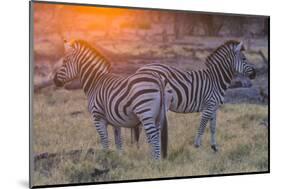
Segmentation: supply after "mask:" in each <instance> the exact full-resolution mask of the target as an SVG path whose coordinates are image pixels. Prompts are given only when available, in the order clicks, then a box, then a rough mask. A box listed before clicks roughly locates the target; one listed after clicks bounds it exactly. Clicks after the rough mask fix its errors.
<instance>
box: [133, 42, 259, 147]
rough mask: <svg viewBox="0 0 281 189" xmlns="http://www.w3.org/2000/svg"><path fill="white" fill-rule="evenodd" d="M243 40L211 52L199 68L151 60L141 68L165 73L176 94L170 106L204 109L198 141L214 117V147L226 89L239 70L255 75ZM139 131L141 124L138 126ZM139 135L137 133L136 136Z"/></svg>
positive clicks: (177, 109)
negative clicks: (218, 115)
mask: <svg viewBox="0 0 281 189" xmlns="http://www.w3.org/2000/svg"><path fill="white" fill-rule="evenodd" d="M244 50H245V49H244V46H243V42H238V41H235V40H229V41H226V42H225V43H224V44H222V45H221V46H219V47H218V48H217V49H216V50H215V51H214V52H213V53H211V54H210V55H209V56H208V57H207V58H206V61H205V64H206V68H203V69H200V70H196V71H182V70H179V69H177V68H175V67H172V66H166V65H163V64H150V65H146V66H143V67H141V68H140V69H138V70H137V72H138V73H140V72H143V71H144V72H147V71H152V72H156V73H158V74H159V75H161V76H162V77H164V78H165V79H166V80H167V81H168V83H169V84H170V86H171V88H172V91H173V94H172V100H171V104H170V107H169V109H170V110H171V111H173V112H178V113H191V112H202V113H201V121H200V126H199V128H198V132H197V135H196V137H195V142H194V145H195V147H197V148H198V147H199V146H200V145H201V138H202V136H203V133H204V130H205V127H206V125H207V122H208V121H210V131H211V148H212V149H213V150H214V151H215V152H217V151H218V147H217V143H216V117H217V109H218V108H219V105H220V104H222V103H223V100H224V96H225V92H226V90H227V88H228V87H229V85H230V83H231V80H232V79H233V77H234V75H235V74H236V73H240V74H243V75H246V76H247V77H249V78H250V79H254V78H255V75H256V73H255V69H254V67H253V66H252V65H250V64H248V62H247V59H246V57H245V55H244V54H243V51H244ZM135 130H136V131H135V132H136V135H138V133H139V131H138V128H136V129H135ZM137 139H138V136H136V139H135V140H137Z"/></svg>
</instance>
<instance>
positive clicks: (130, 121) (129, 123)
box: [107, 114, 139, 128]
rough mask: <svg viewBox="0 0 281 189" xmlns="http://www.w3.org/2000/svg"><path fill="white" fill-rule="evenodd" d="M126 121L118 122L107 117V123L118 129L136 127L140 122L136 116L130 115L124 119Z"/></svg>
mask: <svg viewBox="0 0 281 189" xmlns="http://www.w3.org/2000/svg"><path fill="white" fill-rule="evenodd" d="M123 118H124V120H120V119H118V120H116V119H111V118H109V117H107V121H108V122H109V124H111V125H113V126H117V127H127V128H130V127H134V126H136V125H138V124H139V120H138V119H137V117H136V116H135V115H133V114H132V115H130V114H129V115H128V116H126V117H123Z"/></svg>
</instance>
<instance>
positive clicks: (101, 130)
mask: <svg viewBox="0 0 281 189" xmlns="http://www.w3.org/2000/svg"><path fill="white" fill-rule="evenodd" d="M94 123H95V126H96V129H97V132H98V134H99V136H100V139H101V145H102V148H103V149H104V150H107V149H108V148H109V145H108V133H107V121H106V120H104V119H103V118H100V117H95V116H94Z"/></svg>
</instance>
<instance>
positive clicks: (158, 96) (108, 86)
mask: <svg viewBox="0 0 281 189" xmlns="http://www.w3.org/2000/svg"><path fill="white" fill-rule="evenodd" d="M65 49H66V53H65V56H64V62H63V65H62V66H61V67H60V68H59V69H58V70H57V71H56V74H55V77H54V82H55V84H56V85H57V86H62V85H64V84H65V83H66V82H69V81H70V80H73V79H74V78H76V77H78V78H79V79H80V82H81V84H82V86H83V90H84V92H85V94H86V95H87V97H88V109H89V112H90V113H91V115H92V117H93V121H94V123H95V126H96V128H97V131H98V133H99V135H100V137H101V143H102V146H103V148H105V149H106V148H108V133H107V125H108V124H111V125H112V126H114V128H115V142H116V145H117V148H119V149H120V148H121V145H122V143H121V141H122V140H121V130H120V128H121V127H127V128H132V127H135V126H137V125H138V124H140V123H141V124H142V126H143V127H144V130H145V133H146V135H147V140H148V142H149V143H150V144H151V146H152V149H153V151H152V152H153V157H154V158H155V159H159V158H160V154H161V153H160V152H161V151H162V156H163V157H165V156H166V154H167V144H165V142H166V141H167V138H165V137H167V134H166V133H165V132H167V129H166V127H167V124H166V113H165V112H166V110H165V108H166V107H165V83H164V80H163V79H162V78H161V77H160V76H159V75H158V74H156V73H154V72H141V73H135V74H133V75H130V76H128V77H126V78H124V77H119V76H116V75H113V74H111V73H110V63H109V61H107V60H106V58H105V57H104V56H102V55H101V54H100V53H99V52H98V51H97V50H96V49H94V48H93V47H91V46H90V45H89V44H88V43H87V42H85V41H81V40H76V41H74V42H72V43H66V44H65ZM160 136H161V137H160Z"/></svg>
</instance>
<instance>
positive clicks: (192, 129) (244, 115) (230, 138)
mask: <svg viewBox="0 0 281 189" xmlns="http://www.w3.org/2000/svg"><path fill="white" fill-rule="evenodd" d="M267 111H268V107H267V106H265V105H255V104H234V105H230V104H225V105H223V106H222V107H221V108H220V110H219V112H218V119H217V124H218V129H217V130H218V131H217V141H218V144H219V148H220V151H219V153H214V152H213V151H212V150H211V148H210V145H209V141H210V133H209V128H207V129H206V132H205V135H204V140H203V144H202V147H201V148H199V149H196V148H194V147H193V139H194V137H195V133H196V130H197V127H198V124H199V119H200V117H199V114H197V113H194V114H175V113H171V112H169V113H168V122H169V147H168V158H167V159H165V160H162V161H161V162H155V161H153V160H151V156H150V149H149V146H148V145H147V144H146V140H145V138H144V134H143V133H142V135H141V140H140V148H139V149H137V148H136V146H135V145H132V144H131V143H130V131H129V130H126V129H123V131H122V132H123V133H122V136H123V140H124V151H123V153H122V154H119V153H118V152H117V151H116V150H115V147H114V144H113V134H112V129H111V128H109V131H110V133H109V135H110V138H111V150H110V151H108V152H104V151H102V150H101V146H100V142H99V136H98V134H97V132H96V130H95V127H94V126H93V124H92V122H91V119H90V115H89V114H88V112H87V102H86V98H85V96H84V94H83V93H82V91H65V90H55V91H53V90H49V89H46V90H44V91H41V93H37V94H35V95H34V118H33V152H34V154H38V153H43V152H49V153H62V152H68V151H71V150H77V149H81V150H82V155H80V156H78V158H75V159H73V158H67V157H66V156H64V155H63V153H62V154H61V155H60V157H59V160H57V161H54V162H52V163H50V162H48V161H47V160H42V161H41V162H39V163H38V164H37V165H36V169H35V170H34V171H33V176H34V179H33V180H34V184H35V185H43V184H44V185H45V184H65V183H77V182H93V181H94V182H99V181H112V180H128V179H142V178H159V177H175V176H191V175H206V174H222V173H237V172H252V171H266V170H267V167H268V155H267V154H268V148H267V146H268V140H267V138H268V132H267V131H268V130H267V128H266V127H265V126H263V125H262V124H261V122H262V121H263V119H264V118H267V117H268V114H267ZM89 148H93V149H94V153H92V154H90V155H87V154H86V152H87V150H88V149H89ZM83 152H84V153H83Z"/></svg>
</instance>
